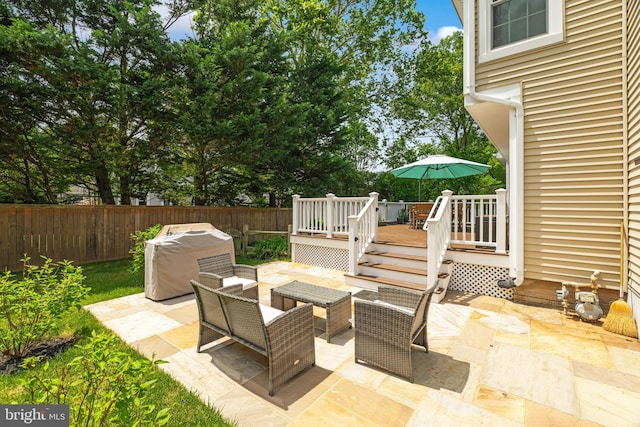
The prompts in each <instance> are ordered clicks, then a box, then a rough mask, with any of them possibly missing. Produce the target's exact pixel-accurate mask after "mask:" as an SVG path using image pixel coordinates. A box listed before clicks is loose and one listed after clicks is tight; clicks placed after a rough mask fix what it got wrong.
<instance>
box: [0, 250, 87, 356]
mask: <svg viewBox="0 0 640 427" xmlns="http://www.w3.org/2000/svg"><path fill="white" fill-rule="evenodd" d="M43 259H44V264H43V265H42V267H38V266H35V265H31V264H29V261H30V258H28V257H26V258H24V259H23V260H22V262H23V264H24V270H23V272H22V279H21V280H15V275H13V274H12V273H11V272H9V271H6V272H5V273H4V275H2V277H0V351H2V353H4V354H6V355H8V356H9V357H23V356H26V355H27V354H28V353H29V352H30V351H31V350H32V349H33V348H34V347H35V345H36V344H38V343H39V342H40V340H41V339H42V338H43V337H44V336H45V335H46V334H47V333H48V332H49V331H51V330H52V328H53V327H54V326H55V325H56V322H57V321H58V320H59V319H60V317H61V316H62V314H64V313H65V312H66V311H68V310H70V309H71V308H74V307H75V308H80V306H81V305H80V300H81V299H82V298H84V297H85V295H87V293H88V292H89V288H88V287H85V286H83V285H82V282H83V280H84V276H83V275H82V268H81V267H76V266H73V265H72V263H71V261H62V262H53V261H52V260H51V259H49V258H45V257H43Z"/></svg>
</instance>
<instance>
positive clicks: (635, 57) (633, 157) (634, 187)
mask: <svg viewBox="0 0 640 427" xmlns="http://www.w3.org/2000/svg"><path fill="white" fill-rule="evenodd" d="M627 5H628V6H627V26H628V32H627V46H628V48H627V49H628V53H627V85H628V88H627V90H628V97H627V102H628V120H627V123H628V125H627V126H628V144H629V237H628V242H629V244H628V248H629V281H628V284H627V285H628V290H629V291H630V292H634V293H635V294H636V297H640V1H638V0H629V1H628V2H627Z"/></svg>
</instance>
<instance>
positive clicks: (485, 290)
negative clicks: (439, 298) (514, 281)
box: [449, 262, 513, 300]
mask: <svg viewBox="0 0 640 427" xmlns="http://www.w3.org/2000/svg"><path fill="white" fill-rule="evenodd" d="M508 277H509V269H507V268H502V267H491V266H486V265H478V264H462V263H458V262H456V263H454V265H453V272H452V274H451V281H450V282H449V289H453V290H456V291H460V292H468V293H472V294H478V295H488V296H492V297H496V298H504V299H508V300H513V289H505V288H501V287H499V286H498V285H497V283H496V282H497V281H498V280H501V279H507V278H508Z"/></svg>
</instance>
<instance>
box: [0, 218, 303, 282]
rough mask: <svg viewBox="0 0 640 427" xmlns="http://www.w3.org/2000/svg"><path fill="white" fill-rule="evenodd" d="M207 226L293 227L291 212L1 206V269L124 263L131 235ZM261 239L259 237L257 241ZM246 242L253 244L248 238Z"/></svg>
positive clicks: (274, 228)
mask: <svg viewBox="0 0 640 427" xmlns="http://www.w3.org/2000/svg"><path fill="white" fill-rule="evenodd" d="M192 222H208V223H210V224H212V225H213V226H214V227H216V228H218V229H220V230H222V231H228V230H237V231H240V230H242V227H243V225H244V224H248V226H249V229H250V230H266V231H282V232H284V233H286V232H287V227H288V226H289V224H291V223H292V210H291V209H290V208H275V209H274V208H248V207H233V208H228V207H210V206H57V205H55V206H47V205H42V206H41V205H0V268H1V269H2V270H5V269H9V270H19V269H21V268H22V263H21V262H20V259H22V257H23V256H24V254H27V255H28V256H29V257H31V262H32V263H41V262H42V261H41V257H40V255H47V256H49V257H51V258H52V259H54V261H61V260H63V259H67V260H71V261H73V262H74V263H75V264H85V263H88V262H96V261H108V260H116V259H123V258H128V257H129V256H130V255H129V249H130V248H131V247H132V245H133V241H132V240H131V239H130V236H131V234H132V233H134V232H135V231H138V230H146V229H147V228H149V227H151V226H153V225H155V224H162V225H168V224H183V223H192ZM258 238H259V237H258ZM249 240H250V241H251V242H252V241H254V240H256V236H255V235H253V234H252V235H251V236H250V237H249Z"/></svg>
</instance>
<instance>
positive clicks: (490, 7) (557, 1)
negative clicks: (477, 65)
mask: <svg viewBox="0 0 640 427" xmlns="http://www.w3.org/2000/svg"><path fill="white" fill-rule="evenodd" d="M479 6H480V8H479V9H480V16H479V25H480V28H479V36H480V40H479V47H480V62H485V61H490V60H492V59H497V58H502V57H505V56H508V55H513V54H516V53H521V52H524V51H527V50H531V49H536V48H539V47H543V46H546V45H549V44H551V43H557V42H559V41H562V40H563V39H564V34H563V16H564V1H563V0H480V2H479Z"/></svg>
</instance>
